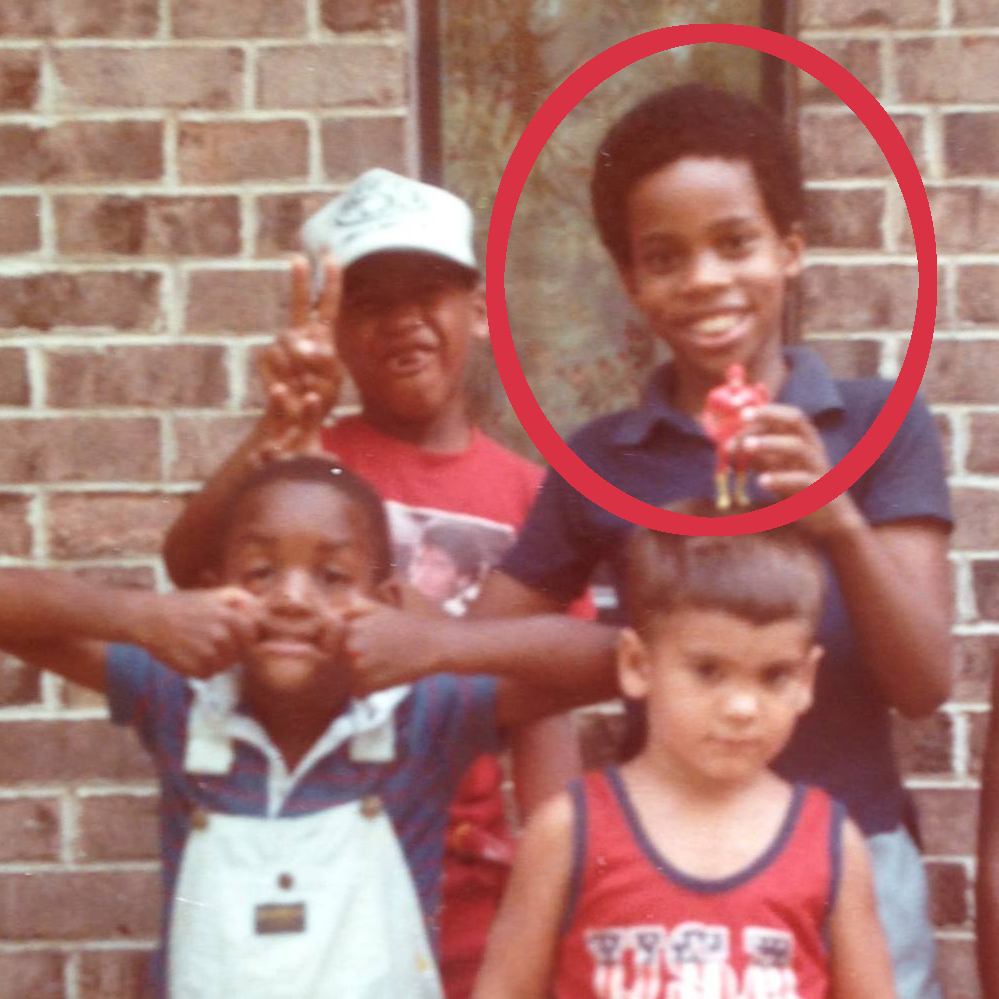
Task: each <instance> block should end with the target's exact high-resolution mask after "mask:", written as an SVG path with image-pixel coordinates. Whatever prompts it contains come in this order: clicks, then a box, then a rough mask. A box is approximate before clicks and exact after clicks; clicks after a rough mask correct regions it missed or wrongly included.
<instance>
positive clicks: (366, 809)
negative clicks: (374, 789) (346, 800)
mask: <svg viewBox="0 0 999 999" xmlns="http://www.w3.org/2000/svg"><path fill="white" fill-rule="evenodd" d="M381 811H382V799H381V798H379V797H378V795H377V794H367V795H365V796H364V797H363V798H362V799H361V814H362V815H363V816H364V817H365V818H366V819H373V818H375V817H376V816H377V815H380V814H381Z"/></svg>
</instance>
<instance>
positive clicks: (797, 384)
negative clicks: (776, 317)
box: [613, 347, 845, 447]
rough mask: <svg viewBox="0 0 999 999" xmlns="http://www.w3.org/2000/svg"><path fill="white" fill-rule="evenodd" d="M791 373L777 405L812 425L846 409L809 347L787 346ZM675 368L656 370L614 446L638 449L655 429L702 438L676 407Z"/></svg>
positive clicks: (619, 429)
mask: <svg viewBox="0 0 999 999" xmlns="http://www.w3.org/2000/svg"><path fill="white" fill-rule="evenodd" d="M784 359H785V361H786V362H787V366H788V374H787V378H786V379H785V381H784V384H783V385H782V386H781V390H780V392H779V393H778V395H777V402H780V403H783V404H785V405H788V406H796V407H797V408H798V409H800V410H801V411H802V412H803V413H805V415H806V416H808V417H809V418H810V419H811V420H812V421H813V422H815V421H816V420H817V419H818V418H819V417H821V416H823V415H825V414H827V413H841V412H843V410H844V408H845V406H844V402H843V397H842V395H841V394H840V391H839V388H838V387H837V385H836V382H835V380H834V379H833V378H832V377H830V375H829V372H828V370H827V369H826V367H825V365H824V364H823V363H822V361H821V360H820V359H819V357H818V356H817V355H816V354H815V353H813V352H812V351H811V350H809V349H808V348H807V347H788V348H786V349H785V351H784ZM673 379H674V372H673V366H672V365H671V364H670V363H669V362H667V363H666V364H664V365H662V366H661V367H659V368H657V369H656V371H655V373H654V374H653V376H652V378H651V380H650V381H649V384H648V386H647V388H646V391H645V395H644V397H643V399H642V404H641V405H640V406H639V407H638V408H637V409H631V410H628V411H627V412H626V413H624V414H623V416H622V417H621V420H620V422H619V423H618V425H617V427H616V428H615V430H614V438H613V439H614V443H615V444H617V445H619V446H620V447H637V446H639V445H641V444H643V443H645V442H646V441H647V440H648V438H649V437H650V436H651V434H652V433H653V431H654V430H656V429H657V428H658V427H660V426H668V427H669V428H670V429H672V430H673V431H676V432H679V433H681V434H688V435H691V436H694V437H703V436H704V430H703V429H702V427H701V425H700V424H699V423H698V422H697V420H695V419H694V418H693V417H691V416H688V415H687V414H686V413H681V412H680V411H679V410H678V409H675V408H674V407H673V404H672V402H671V401H670V400H671V397H672V383H673Z"/></svg>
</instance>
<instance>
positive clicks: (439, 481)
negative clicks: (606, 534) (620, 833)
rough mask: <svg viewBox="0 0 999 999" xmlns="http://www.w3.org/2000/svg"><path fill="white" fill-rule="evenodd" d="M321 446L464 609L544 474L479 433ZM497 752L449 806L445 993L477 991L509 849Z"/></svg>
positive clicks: (423, 570)
mask: <svg viewBox="0 0 999 999" xmlns="http://www.w3.org/2000/svg"><path fill="white" fill-rule="evenodd" d="M323 446H324V447H325V448H326V449H327V450H329V451H331V452H332V453H333V454H335V455H336V456H337V457H338V458H339V460H340V461H341V462H342V463H343V464H344V465H346V466H347V467H348V468H350V469H352V470H353V471H355V472H357V473H359V474H360V475H362V476H363V477H364V478H365V479H367V481H368V482H370V483H371V485H372V486H373V487H374V488H375V490H376V491H377V492H378V493H379V494H380V495H381V497H382V498H383V499H384V500H385V503H386V509H387V512H388V517H389V525H390V530H391V533H392V540H393V546H394V549H395V558H396V563H397V566H396V568H397V571H398V572H399V573H400V575H401V576H402V577H403V578H408V579H409V581H410V582H411V583H413V585H415V586H417V588H418V589H423V590H424V595H426V596H428V597H430V598H431V599H433V600H436V601H438V602H440V603H442V604H443V605H444V606H445V607H446V608H448V609H449V610H451V611H452V612H453V613H461V612H462V611H463V609H464V607H465V605H467V604H468V603H469V602H471V600H473V599H474V598H475V595H476V593H477V591H478V586H479V584H480V583H481V580H482V577H483V575H484V574H485V572H486V570H487V569H488V567H489V566H491V565H493V564H495V563H496V562H498V561H499V559H500V558H501V557H502V555H503V554H504V552H505V551H506V549H507V548H508V547H509V545H510V544H511V543H512V542H513V539H514V535H515V533H516V531H517V530H518V529H519V528H520V526H521V524H522V523H523V521H524V518H525V516H526V514H527V511H528V509H529V507H530V506H531V503H532V502H533V500H534V496H535V494H536V493H537V490H538V487H539V486H540V484H541V478H542V472H541V469H539V468H538V467H537V466H535V465H532V464H531V463H530V462H529V461H526V460H525V459H524V458H521V457H520V456H519V455H517V454H514V453H513V452H512V451H509V450H507V449H506V448H505V447H502V446H501V445H500V444H497V443H496V442H495V441H493V440H491V439H490V438H488V437H486V436H485V434H483V433H481V432H480V431H479V430H474V431H473V432H472V440H471V442H470V443H469V445H468V447H466V448H465V449H463V450H461V451H457V452H452V453H446V454H441V453H437V452H433V451H426V450H424V449H422V448H420V447H417V446H416V445H414V444H410V443H408V442H406V441H400V440H398V439H397V438H395V437H389V436H387V435H386V434H383V433H381V432H380V431H378V430H376V429H374V428H373V427H372V426H371V425H370V424H368V423H366V422H365V421H364V420H363V419H361V418H359V417H350V418H348V419H344V420H341V421H340V422H338V423H336V424H334V425H333V426H331V427H328V428H324V429H323ZM502 776H503V775H502V771H501V769H500V766H499V763H498V761H497V760H496V758H495V757H492V756H482V757H480V758H479V759H478V760H476V762H475V763H473V764H472V766H471V767H470V768H469V770H468V772H467V773H466V775H465V778H464V780H463V781H462V783H461V786H460V787H459V789H458V792H457V794H456V796H455V799H454V803H453V804H452V807H451V810H450V812H449V815H448V833H447V836H448V839H447V842H448V848H447V850H446V852H445V856H444V881H443V885H442V890H441V919H440V951H441V973H442V977H443V980H444V986H445V990H446V992H447V995H448V999H464V997H466V996H468V995H470V994H471V991H472V986H473V985H474V982H475V975H476V973H477V972H478V968H479V965H480V963H481V960H482V951H483V949H484V947H485V941H486V936H487V934H488V931H489V926H490V924H491V923H492V920H493V918H494V916H495V913H496V908H497V906H498V903H499V899H500V896H501V895H502V893H503V888H504V887H505V884H506V877H507V873H508V868H509V864H508V856H509V854H510V852H511V849H512V842H511V837H510V831H509V828H508V826H507V822H506V817H505V810H504V807H503V798H502V794H501V783H502Z"/></svg>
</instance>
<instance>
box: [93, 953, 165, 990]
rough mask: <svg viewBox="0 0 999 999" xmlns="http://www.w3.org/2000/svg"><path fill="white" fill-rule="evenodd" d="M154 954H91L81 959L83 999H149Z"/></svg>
mask: <svg viewBox="0 0 999 999" xmlns="http://www.w3.org/2000/svg"><path fill="white" fill-rule="evenodd" d="M150 954H151V952H150V951H146V950H103V949H102V950H91V951H84V952H83V953H82V954H81V955H80V965H79V967H80V971H79V980H78V985H79V991H78V993H77V995H78V997H79V999H149V992H148V990H147V988H146V982H147V977H146V975H147V971H146V969H147V967H148V965H149V958H150Z"/></svg>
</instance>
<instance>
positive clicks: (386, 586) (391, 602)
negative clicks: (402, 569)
mask: <svg viewBox="0 0 999 999" xmlns="http://www.w3.org/2000/svg"><path fill="white" fill-rule="evenodd" d="M375 599H376V600H377V601H379V602H380V603H383V604H388V606H389V607H402V603H403V598H402V583H400V582H399V578H398V577H397V576H396V575H395V574H393V575H391V576H389V577H388V579H383V580H382V581H381V582H380V583H379V584H378V585H377V586H376V587H375Z"/></svg>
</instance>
